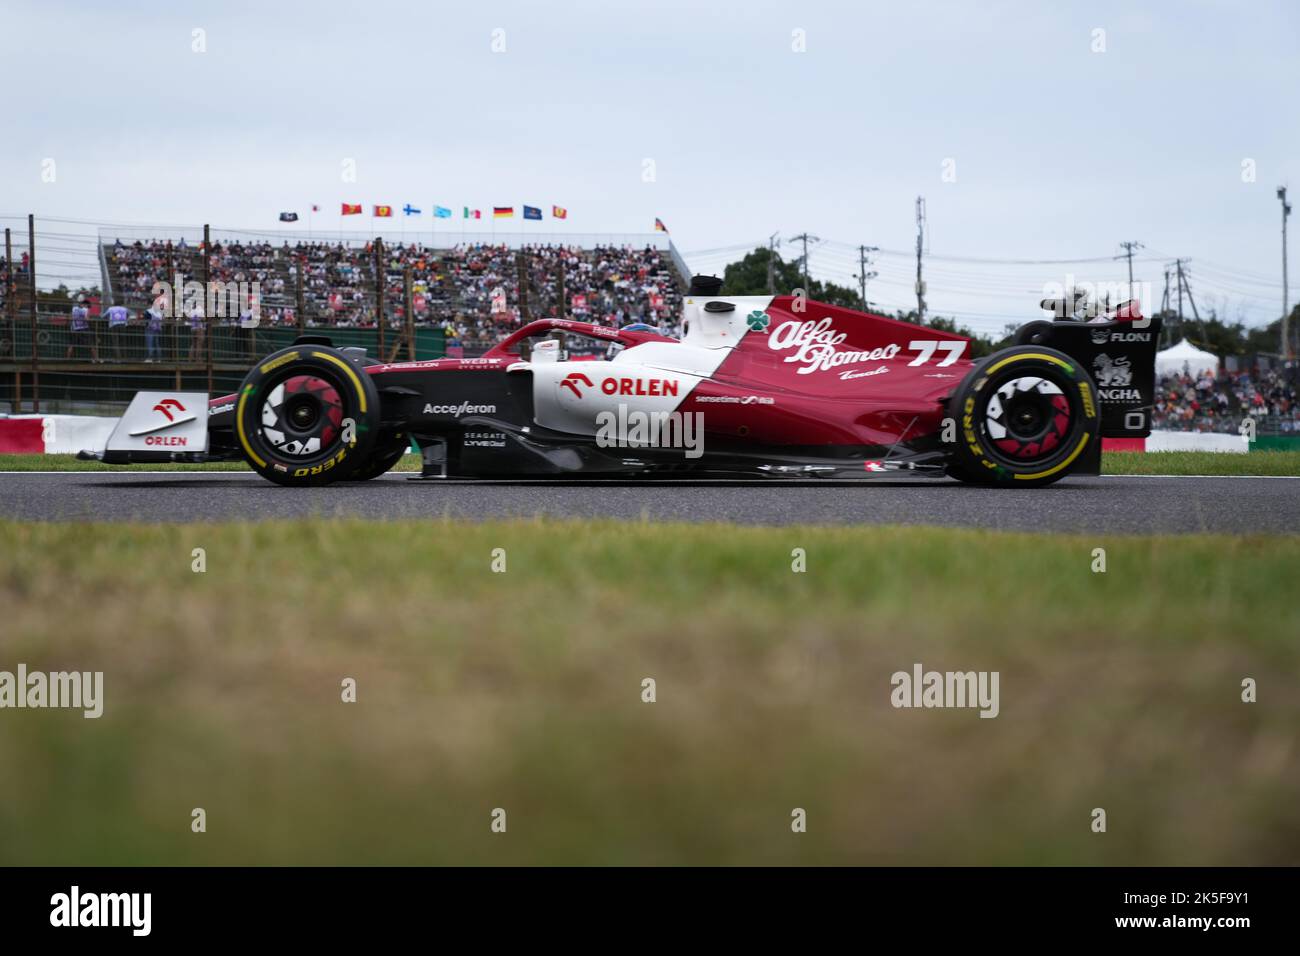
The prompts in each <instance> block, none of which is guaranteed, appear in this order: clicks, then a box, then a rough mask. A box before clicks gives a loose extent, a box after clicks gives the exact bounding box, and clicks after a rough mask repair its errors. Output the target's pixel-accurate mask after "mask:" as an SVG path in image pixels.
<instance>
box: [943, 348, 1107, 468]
mask: <svg viewBox="0 0 1300 956" xmlns="http://www.w3.org/2000/svg"><path fill="white" fill-rule="evenodd" d="M948 414H949V415H950V416H951V417H952V418H953V419H954V421H956V422H957V425H958V428H957V445H956V447H955V448H954V450H953V454H952V460H951V461H950V462H949V467H948V472H949V474H951V475H952V476H953V477H954V478H959V479H960V480H962V481H966V482H970V483H973V484H984V485H989V484H997V485H1008V486H1014V487H1018V488H1033V487H1040V486H1042V485H1049V484H1051V483H1052V482H1054V481H1059V480H1060V479H1062V478H1064V477H1065V476H1066V475H1067V474H1069V473H1070V469H1071V467H1072V466H1073V465H1074V464H1075V463H1076V462H1078V461H1080V460H1081V458H1082V457H1083V454H1084V452H1085V450H1091V448H1092V447H1093V446H1094V445H1095V443H1096V442H1098V441H1100V440H1101V438H1100V432H1101V418H1100V406H1099V404H1098V396H1097V389H1096V386H1095V385H1094V384H1093V381H1092V377H1091V376H1090V375H1088V373H1087V371H1086V370H1085V369H1084V368H1083V367H1082V366H1081V365H1079V363H1078V362H1076V361H1075V360H1074V359H1072V358H1070V357H1069V356H1068V355H1065V354H1064V353H1062V352H1058V351H1056V350H1055V349H1050V348H1045V347H1043V346H1033V345H1028V346H1016V347H1014V348H1009V349H1004V350H1002V351H1001V352H997V353H995V354H993V355H991V356H989V357H988V358H987V359H985V360H984V361H983V362H981V363H980V364H979V365H977V366H976V367H975V368H974V369H973V370H971V372H970V373H969V374H968V375H967V376H966V378H965V380H964V381H963V382H962V383H961V385H960V386H959V387H958V389H957V391H956V392H954V393H953V396H952V398H950V399H949V400H948Z"/></svg>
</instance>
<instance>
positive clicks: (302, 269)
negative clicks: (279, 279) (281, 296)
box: [297, 243, 310, 335]
mask: <svg viewBox="0 0 1300 956" xmlns="http://www.w3.org/2000/svg"><path fill="white" fill-rule="evenodd" d="M309 245H310V243H309ZM306 277H307V256H306V255H303V256H302V257H301V259H300V260H299V262H298V296H297V297H298V334H299V335H301V334H302V333H303V332H306V331H307V306H306V304H305V302H306V297H305V296H304V295H303V291H302V284H303V280H304V279H306Z"/></svg>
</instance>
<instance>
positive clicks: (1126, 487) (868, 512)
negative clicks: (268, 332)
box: [0, 472, 1300, 534]
mask: <svg viewBox="0 0 1300 956" xmlns="http://www.w3.org/2000/svg"><path fill="white" fill-rule="evenodd" d="M538 515H545V516H548V517H553V518H611V519H618V520H652V521H692V522H700V521H729V522H737V523H740V524H756V525H792V524H837V525H855V524H924V525H943V526H949V527H978V528H994V529H1002V530H1015V531H1063V532H1084V533H1093V534H1117V533H1119V534H1148V533H1191V532H1223V533H1246V532H1275V533H1277V532H1281V533H1289V534H1295V533H1300V478H1213V477H1200V478H1196V477H1192V478H1185V477H1136V476H1134V477H1129V476H1113V477H1103V478H1068V479H1066V480H1065V481H1062V482H1059V483H1058V484H1055V485H1052V486H1049V487H1047V488H1035V489H1014V488H980V487H974V486H969V485H963V484H960V483H958V482H956V481H951V480H948V479H910V480H892V479H891V480H881V479H877V480H870V481H857V482H826V481H784V480H772V481H760V482H747V481H736V482H708V483H702V482H610V481H600V482H569V483H564V484H556V483H551V482H547V483H542V482H466V481H412V480H410V479H409V478H408V477H407V476H406V475H403V474H389V475H385V476H384V477H382V478H378V479H375V480H373V481H369V482H364V483H361V482H358V483H354V484H339V485H332V486H328V487H324V488H308V489H301V488H281V487H279V486H278V485H273V484H271V483H269V482H267V481H265V480H263V479H262V478H259V477H258V476H256V475H253V474H251V473H240V472H168V473H159V472H62V473H51V472H36V473H31V472H28V473H22V472H15V473H4V474H0V518H16V519H21V520H29V521H30V520H35V521H146V522H150V521H175V522H192V521H231V520H263V519H270V518H297V517H327V518H328V517H360V518H381V519H389V520H403V519H413V518H442V517H451V518H458V519H469V520H485V519H494V518H520V517H523V518H532V517H535V516H538Z"/></svg>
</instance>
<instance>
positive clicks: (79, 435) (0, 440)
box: [0, 415, 118, 455]
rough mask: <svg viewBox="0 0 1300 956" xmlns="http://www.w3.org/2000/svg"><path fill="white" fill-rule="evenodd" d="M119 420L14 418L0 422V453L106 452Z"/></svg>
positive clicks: (41, 417) (77, 417) (106, 418)
mask: <svg viewBox="0 0 1300 956" xmlns="http://www.w3.org/2000/svg"><path fill="white" fill-rule="evenodd" d="M117 422H118V419H116V418H110V417H106V416H99V415H11V416H7V417H4V418H0V453H4V454H11V455H12V454H20V455H28V454H30V455H41V454H46V455H59V454H75V453H76V452H79V451H81V450H82V449H83V448H96V449H97V448H103V447H104V446H105V445H106V444H108V436H109V435H110V434H112V432H113V427H114V426H115V425H117Z"/></svg>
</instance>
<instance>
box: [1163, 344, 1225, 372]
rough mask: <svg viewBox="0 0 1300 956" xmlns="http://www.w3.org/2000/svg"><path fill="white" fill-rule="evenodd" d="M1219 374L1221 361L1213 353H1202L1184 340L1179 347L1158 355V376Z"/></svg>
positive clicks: (1174, 346) (1173, 347) (1175, 346)
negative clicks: (1202, 373)
mask: <svg viewBox="0 0 1300 956" xmlns="http://www.w3.org/2000/svg"><path fill="white" fill-rule="evenodd" d="M1201 372H1209V373H1210V374H1211V375H1218V374H1219V359H1218V357H1217V356H1216V355H1215V354H1214V353H1213V352H1202V351H1201V350H1200V349H1198V348H1197V347H1196V346H1195V345H1192V344H1191V343H1190V342H1188V341H1187V340H1186V339H1183V340H1182V341H1181V342H1179V343H1178V344H1177V345H1173V346H1170V347H1169V348H1167V349H1165V350H1164V351H1163V352H1157V353H1156V375H1183V374H1184V373H1186V374H1188V375H1193V376H1195V375H1199V374H1200V373H1201Z"/></svg>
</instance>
